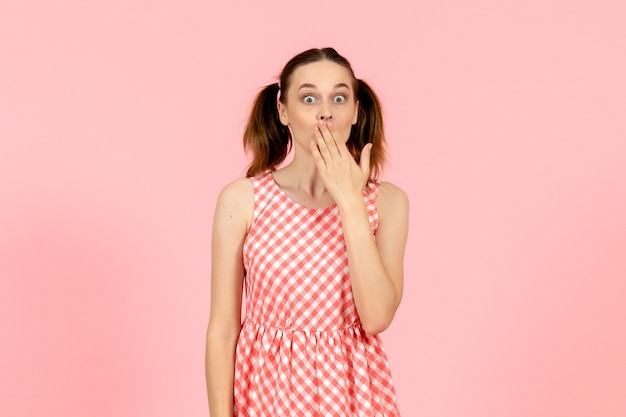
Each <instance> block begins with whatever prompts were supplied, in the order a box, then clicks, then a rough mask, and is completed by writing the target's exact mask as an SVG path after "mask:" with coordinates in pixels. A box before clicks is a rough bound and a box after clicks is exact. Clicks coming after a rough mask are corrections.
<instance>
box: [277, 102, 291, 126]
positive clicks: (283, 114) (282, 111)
mask: <svg viewBox="0 0 626 417" xmlns="http://www.w3.org/2000/svg"><path fill="white" fill-rule="evenodd" d="M276 106H277V109H278V118H279V119H280V122H281V123H282V124H283V125H284V126H288V125H289V118H288V117H287V107H285V105H284V104H283V103H281V102H280V100H278V101H277V102H276Z"/></svg>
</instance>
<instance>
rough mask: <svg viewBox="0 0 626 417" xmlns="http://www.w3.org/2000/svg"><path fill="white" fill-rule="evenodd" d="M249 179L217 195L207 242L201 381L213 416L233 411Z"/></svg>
mask: <svg viewBox="0 0 626 417" xmlns="http://www.w3.org/2000/svg"><path fill="white" fill-rule="evenodd" d="M253 204H254V201H253V192H252V185H251V182H250V180H248V179H240V180H237V181H234V182H233V183H231V184H229V185H228V186H226V187H225V188H224V189H223V190H222V192H221V193H220V196H219V197H218V201H217V205H216V208H215V214H214V218H213V236H212V243H211V248H212V249H211V313H210V314H211V315H210V319H209V325H208V329H207V335H206V361H205V367H206V369H205V370H206V382H207V393H208V399H209V410H210V413H211V416H212V417H232V415H233V377H234V370H235V347H236V344H237V338H238V337H239V331H240V329H241V297H242V288H243V275H244V270H243V242H244V239H245V236H246V233H247V230H248V228H249V225H250V221H251V218H252V210H253Z"/></svg>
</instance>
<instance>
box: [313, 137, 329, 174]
mask: <svg viewBox="0 0 626 417" xmlns="http://www.w3.org/2000/svg"><path fill="white" fill-rule="evenodd" d="M309 145H310V148H311V154H313V160H314V161H315V165H317V169H319V170H322V169H325V168H326V162H325V161H324V158H323V157H322V154H321V153H320V150H319V148H318V147H317V143H316V141H314V140H312V141H311V142H310V144H309Z"/></svg>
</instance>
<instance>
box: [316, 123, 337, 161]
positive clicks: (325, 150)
mask: <svg viewBox="0 0 626 417" xmlns="http://www.w3.org/2000/svg"><path fill="white" fill-rule="evenodd" d="M315 139H316V142H317V149H318V151H319V153H320V155H321V157H322V158H323V159H324V162H325V163H328V162H330V161H332V160H333V157H332V154H331V150H330V149H329V144H328V143H327V141H326V139H325V138H324V135H323V133H322V131H321V129H320V126H318V127H316V128H315Z"/></svg>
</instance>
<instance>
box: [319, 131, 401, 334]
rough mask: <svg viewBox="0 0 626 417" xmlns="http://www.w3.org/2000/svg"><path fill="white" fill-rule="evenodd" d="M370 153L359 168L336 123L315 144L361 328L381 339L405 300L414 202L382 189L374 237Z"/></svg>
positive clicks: (367, 148)
mask: <svg viewBox="0 0 626 417" xmlns="http://www.w3.org/2000/svg"><path fill="white" fill-rule="evenodd" d="M370 150H371V145H370V144H368V145H366V146H365V147H364V148H363V151H362V152H361V160H360V161H359V162H360V164H359V165H357V164H356V162H355V161H354V159H353V158H352V155H350V152H349V151H348V149H347V148H346V145H345V141H343V140H341V139H339V136H338V133H337V132H336V131H335V130H333V128H332V125H331V124H330V123H328V124H323V123H320V125H319V130H317V131H316V141H313V142H312V143H311V152H312V154H313V158H314V159H315V162H316V165H317V168H318V170H319V173H320V176H321V178H322V180H323V182H324V185H325V186H326V189H327V190H328V191H329V193H330V194H331V195H332V197H333V198H334V200H335V202H336V203H337V206H338V207H339V213H340V216H341V224H342V228H343V233H344V237H345V241H346V248H347V251H348V263H349V265H350V279H351V284H352V292H353V295H354V303H355V305H356V309H357V312H358V313H359V317H360V319H361V324H362V325H363V329H364V330H365V331H366V332H367V333H369V334H375V333H380V332H382V331H383V330H385V329H386V328H387V327H388V326H389V324H390V323H391V321H392V320H393V317H394V315H395V312H396V310H397V308H398V305H399V304H400V300H401V298H402V287H403V280H404V277H403V263H404V250H405V246H406V238H407V233H408V199H407V197H406V194H405V193H404V191H402V190H401V189H400V188H398V187H395V186H393V185H392V184H389V183H383V184H381V185H380V189H379V196H378V215H379V225H378V230H377V232H376V238H374V235H373V234H372V231H371V228H370V223H369V219H368V215H367V209H366V206H365V201H364V200H363V193H362V190H363V187H364V186H365V183H366V181H367V179H368V178H369V173H370V168H369V162H370Z"/></svg>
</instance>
